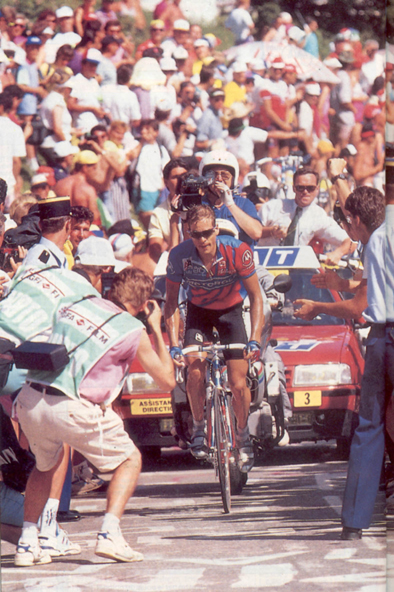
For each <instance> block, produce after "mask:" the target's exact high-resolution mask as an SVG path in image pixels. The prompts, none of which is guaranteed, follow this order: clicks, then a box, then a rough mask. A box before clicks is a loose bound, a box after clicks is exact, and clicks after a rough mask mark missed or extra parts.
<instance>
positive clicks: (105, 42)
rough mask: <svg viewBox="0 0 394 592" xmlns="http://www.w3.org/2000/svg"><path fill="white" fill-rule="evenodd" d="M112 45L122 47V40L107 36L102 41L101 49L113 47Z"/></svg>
mask: <svg viewBox="0 0 394 592" xmlns="http://www.w3.org/2000/svg"><path fill="white" fill-rule="evenodd" d="M111 43H116V44H117V45H122V40H121V39H117V38H116V37H114V36H113V35H106V36H105V37H104V38H103V39H102V41H101V47H102V48H103V49H104V48H106V47H108V45H111Z"/></svg>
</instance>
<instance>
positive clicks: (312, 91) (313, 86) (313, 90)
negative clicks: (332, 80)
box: [305, 82, 321, 97]
mask: <svg viewBox="0 0 394 592" xmlns="http://www.w3.org/2000/svg"><path fill="white" fill-rule="evenodd" d="M305 92H306V94H307V95H311V96H312V97H319V96H320V94H321V88H320V84H318V83H317V82H310V83H309V84H307V85H306V86H305Z"/></svg>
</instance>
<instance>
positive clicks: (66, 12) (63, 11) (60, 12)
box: [55, 6, 74, 19]
mask: <svg viewBox="0 0 394 592" xmlns="http://www.w3.org/2000/svg"><path fill="white" fill-rule="evenodd" d="M55 14H56V18H58V19H61V18H65V17H70V16H74V11H73V9H72V8H70V6H61V7H60V8H58V9H57V11H56V12H55Z"/></svg>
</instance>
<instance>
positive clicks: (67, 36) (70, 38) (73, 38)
mask: <svg viewBox="0 0 394 592" xmlns="http://www.w3.org/2000/svg"><path fill="white" fill-rule="evenodd" d="M56 18H57V24H58V25H59V29H60V31H59V32H58V33H56V35H55V36H54V37H52V39H48V41H47V42H46V43H45V48H44V49H45V61H46V62H47V63H48V64H53V63H54V61H55V59H56V53H57V50H58V49H59V47H61V46H62V45H71V47H75V46H76V45H78V43H79V42H80V41H81V36H80V35H78V33H75V32H74V11H73V9H72V8H71V7H70V6H61V7H60V8H58V9H57V10H56Z"/></svg>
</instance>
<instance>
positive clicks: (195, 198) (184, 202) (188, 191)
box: [171, 174, 214, 212]
mask: <svg viewBox="0 0 394 592" xmlns="http://www.w3.org/2000/svg"><path fill="white" fill-rule="evenodd" d="M213 181H214V180H213V176H206V177H199V176H196V175H193V174H188V175H186V176H185V177H183V178H182V177H181V178H180V179H179V181H178V186H177V190H176V193H177V194H178V195H180V198H179V201H178V205H177V207H176V208H175V207H174V206H171V209H172V211H173V212H187V210H190V208H192V207H193V206H199V205H201V199H202V197H203V195H204V193H205V190H206V189H207V188H208V187H210V186H211V185H212V184H213Z"/></svg>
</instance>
